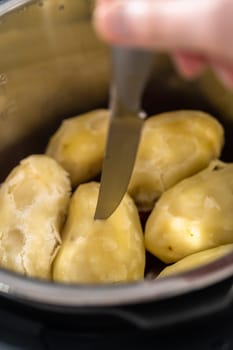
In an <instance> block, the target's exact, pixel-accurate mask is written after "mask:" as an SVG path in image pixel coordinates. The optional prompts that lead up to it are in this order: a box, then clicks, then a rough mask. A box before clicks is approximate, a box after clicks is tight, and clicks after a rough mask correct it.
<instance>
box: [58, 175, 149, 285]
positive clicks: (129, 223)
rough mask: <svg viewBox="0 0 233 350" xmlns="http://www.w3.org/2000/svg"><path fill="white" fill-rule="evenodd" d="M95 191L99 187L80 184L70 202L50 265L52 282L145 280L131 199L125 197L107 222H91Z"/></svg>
mask: <svg viewBox="0 0 233 350" xmlns="http://www.w3.org/2000/svg"><path fill="white" fill-rule="evenodd" d="M98 192H99V184H97V183H95V182H91V183H87V184H83V185H80V186H79V187H78V188H77V190H76V191H75V193H74V195H73V197H72V199H71V204H70V209H69V213H68V219H67V222H66V224H65V227H64V231H63V233H62V240H63V244H62V247H61V249H60V250H59V252H58V255H57V257H56V259H55V261H54V266H53V267H54V268H53V278H54V280H55V281H59V282H70V283H112V282H126V281H134V280H139V279H142V278H143V277H144V268H145V247H144V240H143V233H142V228H141V224H140V221H139V216H138V212H137V209H136V206H135V204H134V203H133V200H132V199H131V198H130V197H129V195H127V194H126V195H125V196H124V198H123V200H122V202H121V203H120V205H119V207H118V208H117V209H116V211H115V212H114V213H113V214H112V215H111V216H110V217H109V218H108V219H107V220H94V214H95V209H96V204H97V197H98Z"/></svg>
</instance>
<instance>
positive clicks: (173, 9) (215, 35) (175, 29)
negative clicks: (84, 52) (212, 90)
mask: <svg viewBox="0 0 233 350" xmlns="http://www.w3.org/2000/svg"><path fill="white" fill-rule="evenodd" d="M94 25H95V28H96V30H97V32H98V34H99V35H100V36H101V37H102V38H103V39H104V40H106V41H107V42H109V43H112V44H120V45H127V46H131V47H141V48H148V49H156V50H158V51H165V52H169V53H171V54H172V57H173V60H174V62H175V65H176V66H177V68H178V70H179V72H180V73H181V74H182V75H184V76H185V77H187V78H193V77H196V76H197V75H199V74H200V73H201V72H202V70H203V68H204V67H205V65H206V64H209V65H210V66H211V67H212V68H213V70H214V71H215V73H216V75H217V76H218V77H219V79H220V80H221V81H222V82H223V83H224V84H225V85H226V86H227V87H231V88H233V39H232V36H233V1H232V0H97V4H96V10H95V16H94Z"/></svg>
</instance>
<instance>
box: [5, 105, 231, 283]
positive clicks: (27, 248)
mask: <svg viewBox="0 0 233 350" xmlns="http://www.w3.org/2000/svg"><path fill="white" fill-rule="evenodd" d="M108 121H109V112H108V111H107V110H97V111H93V112H90V113H86V114H84V115H81V116H78V117H74V118H70V119H67V120H64V122H63V123H62V124H61V126H60V127H59V129H58V130H57V131H56V132H55V134H54V135H52V136H51V139H50V140H49V142H48V146H47V149H46V152H45V153H46V155H33V156H31V157H28V158H26V159H25V160H23V161H22V162H21V164H20V165H19V166H17V167H16V168H15V169H14V170H13V171H12V173H11V174H10V175H9V176H8V178H7V179H6V181H5V182H4V183H3V184H2V187H1V188H0V208H1V210H0V226H1V232H2V234H1V236H0V251H1V254H0V266H2V267H4V268H9V269H11V270H13V271H16V272H19V273H22V274H24V275H26V276H33V277H39V278H47V279H52V280H54V281H58V282H63V283H122V282H128V281H136V280H141V279H143V277H144V274H145V259H146V258H145V257H146V250H148V251H149V252H150V253H152V254H153V255H154V256H155V257H157V258H159V259H160V260H161V261H163V262H165V263H166V264H171V263H175V264H173V265H171V266H169V267H166V268H165V270H164V271H163V272H161V274H160V275H159V277H163V276H166V275H170V274H173V273H178V272H180V271H184V270H186V269H191V268H192V267H196V266H200V265H202V264H205V263H208V262H209V261H212V260H214V259H215V258H218V257H219V256H222V255H224V254H226V253H227V252H229V251H231V250H233V216H232V215H231V213H232V210H233V180H232V179H233V164H225V163H223V162H221V161H219V160H218V158H220V155H221V150H222V147H223V144H224V130H223V128H222V126H221V124H220V123H219V122H218V121H217V120H216V119H215V118H213V117H212V116H210V115H209V114H206V113H203V112H199V111H176V112H169V113H163V114H160V115H156V116H153V117H150V118H148V119H147V120H146V121H145V123H144V128H143V132H142V138H141V143H140V146H139V151H138V155H137V159H136V164H135V167H134V171H133V174H132V178H131V181H130V184H129V188H128V193H127V194H126V195H125V196H124V198H123V200H122V202H121V203H120V205H119V207H118V208H117V209H116V211H115V212H114V213H113V214H112V215H111V216H110V217H109V218H108V219H107V220H104V221H101V220H96V221H95V220H94V212H95V208H96V203H97V198H98V191H99V184H98V183H97V182H95V181H96V177H97V176H99V175H100V173H101V169H102V162H103V158H104V149H105V144H106V137H107V127H108ZM71 187H72V189H73V193H72V195H71V196H70V192H71ZM141 212H146V213H147V214H148V215H149V218H148V220H147V222H146V226H145V236H143V230H142V224H141V222H140V219H139V213H141Z"/></svg>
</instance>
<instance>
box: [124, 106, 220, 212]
mask: <svg viewBox="0 0 233 350" xmlns="http://www.w3.org/2000/svg"><path fill="white" fill-rule="evenodd" d="M223 141H224V132H223V128H222V126H221V125H220V123H219V122H218V121H217V120H216V119H214V118H213V117H211V116H210V115H208V114H206V113H203V112H199V111H188V110H187V111H185V110H184V111H175V112H168V113H163V114H160V115H156V116H154V117H151V118H149V119H147V120H146V121H145V124H144V128H143V132H142V138H141V144H140V146H139V150H138V155H137V159H136V164H135V167H134V171H133V175H132V178H131V181H130V185H129V189H128V191H129V193H130V195H131V196H132V198H133V199H134V200H135V202H136V204H137V206H138V208H139V209H140V210H141V211H150V210H151V209H152V208H153V206H154V203H155V201H156V200H157V199H158V198H159V197H160V195H161V194H162V193H163V192H164V191H166V190H167V189H168V188H170V187H172V186H173V185H174V184H176V183H177V182H179V181H180V180H182V179H184V178H186V177H188V176H191V175H193V174H195V173H197V172H198V171H200V170H202V169H204V168H205V167H206V166H208V164H209V163H210V161H211V160H213V159H216V158H218V157H219V155H220V152H221V149H222V146H223Z"/></svg>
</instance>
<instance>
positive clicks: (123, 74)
mask: <svg viewBox="0 0 233 350" xmlns="http://www.w3.org/2000/svg"><path fill="white" fill-rule="evenodd" d="M153 57H154V55H153V54H152V53H151V52H149V51H144V50H136V49H128V48H125V47H113V48H112V88H111V93H110V124H109V129H108V136H107V146H106V149H105V157H104V163H103V169H102V175H101V183H100V191H99V196H98V201H97V207H96V212H95V219H99V220H104V219H107V218H108V217H109V216H110V215H111V214H112V213H113V212H114V211H115V209H116V208H117V207H118V205H119V203H120V202H121V200H122V198H123V197H124V194H125V193H126V191H127V188H128V185H129V181H130V178H131V174H132V171H133V167H134V163H135V159H136V155H137V150H138V145H139V142H140V136H141V130H142V125H143V119H144V117H145V114H144V113H142V112H141V99H142V95H143V92H144V89H145V86H146V83H147V80H148V78H149V75H150V71H151V67H152V63H153Z"/></svg>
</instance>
